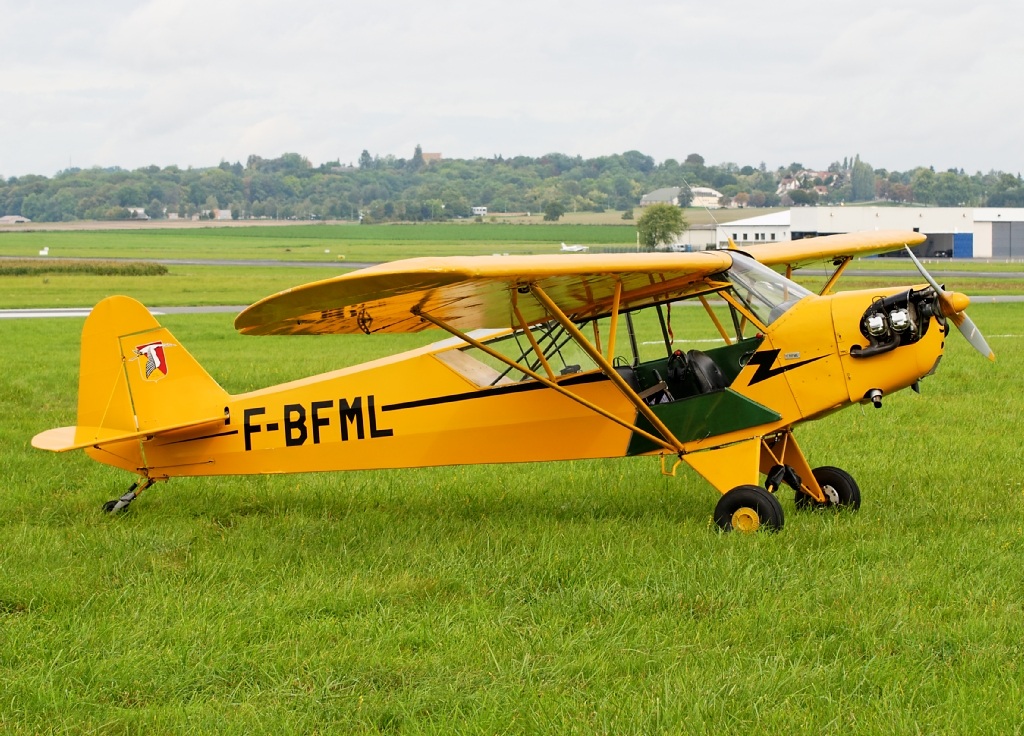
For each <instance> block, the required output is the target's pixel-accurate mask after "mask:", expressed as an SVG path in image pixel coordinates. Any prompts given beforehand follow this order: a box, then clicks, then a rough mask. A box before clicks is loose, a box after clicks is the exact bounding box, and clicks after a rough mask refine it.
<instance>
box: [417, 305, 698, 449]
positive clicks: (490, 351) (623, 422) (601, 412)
mask: <svg viewBox="0 0 1024 736" xmlns="http://www.w3.org/2000/svg"><path fill="white" fill-rule="evenodd" d="M414 314H416V313H415V312H414ZM416 316H418V317H420V318H422V319H425V320H427V322H430V323H431V324H434V325H436V326H438V327H440V328H441V329H442V330H444V331H445V332H447V333H448V334H450V335H454V336H455V337H457V338H459V339H460V340H464V341H465V342H467V343H469V344H470V345H472V346H473V347H475V348H478V349H479V350H483V351H484V352H485V353H487V354H488V355H490V356H491V357H492V358H494V359H495V360H500V361H501V362H502V363H504V364H505V365H507V366H511V367H512V368H515V369H516V370H517V371H522V372H523V373H525V374H526V375H528V376H529V377H530V378H532V379H534V380H535V381H539V382H540V383H542V384H544V385H545V386H547V387H548V388H550V389H554V390H555V391H557V392H558V393H560V394H562V395H563V396H565V397H566V398H569V399H572V400H573V401H575V402H576V403H577V404H580V405H582V406H584V407H585V408H587V409H590V411H592V412H594V413H595V414H599V415H600V416H602V417H604V418H605V419H610V420H611V421H613V422H615V423H616V424H618V425H619V426H621V427H624V428H625V429H628V430H629V431H630V432H634V433H636V434H638V435H640V436H641V437H646V438H647V439H648V440H650V441H651V442H653V443H654V444H656V445H660V446H662V447H664V448H665V449H666V450H669V451H670V452H678V451H679V450H678V449H677V448H676V447H673V446H672V445H671V444H670V443H668V442H666V441H665V440H663V439H661V438H660V437H655V436H654V435H653V434H651V433H650V432H645V431H644V430H642V429H640V428H639V427H637V426H636V425H634V424H630V423H629V422H627V421H626V420H624V419H619V418H618V417H617V416H615V415H614V414H612V413H611V412H609V411H606V410H605V409H602V408H601V407H600V406H598V405H597V404H592V403H591V402H589V401H587V400H586V399H584V398H583V397H582V396H577V395H576V394H574V393H573V392H572V391H567V390H566V389H564V388H562V387H561V386H559V385H558V384H557V383H555V382H554V381H551V380H549V379H547V378H545V377H544V376H542V375H540V374H539V373H536V372H534V371H532V370H530V369H529V368H528V367H527V366H523V365H519V364H518V363H516V362H515V361H514V360H512V359H510V358H507V357H505V356H504V355H502V354H501V353H499V352H498V351H497V350H494V349H493V348H490V347H488V346H487V345H485V344H484V343H482V342H480V341H479V340H477V339H476V338H473V337H470V336H469V335H467V334H466V333H464V332H462V331H461V330H458V329H456V328H455V327H452V326H451V325H448V324H445V323H444V322H442V321H441V320H439V319H438V318H437V317H432V316H431V315H429V314H425V313H423V312H420V313H418V314H416ZM573 326H574V327H575V325H573ZM577 332H578V331H577ZM584 343H586V341H585V340H584ZM612 373H614V375H615V377H616V378H619V374H618V373H615V372H614V370H613V371H612ZM619 380H620V381H621V380H622V379H621V378H619ZM627 388H628V387H627ZM634 395H635V394H634ZM641 403H642V402H641ZM645 406H646V405H645ZM673 439H674V438H673Z"/></svg>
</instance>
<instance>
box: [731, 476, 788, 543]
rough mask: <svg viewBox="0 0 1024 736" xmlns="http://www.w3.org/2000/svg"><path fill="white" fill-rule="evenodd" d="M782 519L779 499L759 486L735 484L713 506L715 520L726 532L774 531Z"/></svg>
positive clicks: (780, 525) (781, 523) (780, 524)
mask: <svg viewBox="0 0 1024 736" xmlns="http://www.w3.org/2000/svg"><path fill="white" fill-rule="evenodd" d="M784 521H785V520H784V517H783V515H782V504H780V503H779V499H777V498H775V496H773V495H772V494H771V493H769V492H768V491H766V490H765V489H764V488H762V487H761V486H736V487H735V488H733V489H732V490H731V491H727V492H726V493H724V494H722V498H720V499H719V501H718V505H717V506H715V523H716V524H718V526H719V527H721V529H722V531H726V532H729V531H733V530H735V531H738V532H746V533H749V532H756V531H766V532H777V531H778V530H779V529H781V528H782V525H783V523H784Z"/></svg>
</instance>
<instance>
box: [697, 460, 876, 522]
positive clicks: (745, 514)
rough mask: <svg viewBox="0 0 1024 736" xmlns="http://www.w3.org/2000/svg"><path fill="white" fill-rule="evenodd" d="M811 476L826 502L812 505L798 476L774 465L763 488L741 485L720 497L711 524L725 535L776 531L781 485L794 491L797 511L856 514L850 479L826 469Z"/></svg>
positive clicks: (856, 496) (839, 471)
mask: <svg viewBox="0 0 1024 736" xmlns="http://www.w3.org/2000/svg"><path fill="white" fill-rule="evenodd" d="M811 473H813V474H814V479H815V480H816V481H817V482H818V485H820V486H821V490H822V491H824V493H825V497H826V499H827V500H826V501H824V502H819V501H816V500H815V499H813V498H812V497H811V496H809V495H807V493H805V492H804V491H803V490H801V482H800V476H799V475H797V474H796V471H794V470H793V468H791V467H789V466H785V465H776V466H775V467H773V468H772V469H771V470H770V471H769V472H768V475H767V478H766V480H765V485H766V486H767V488H762V487H761V486H754V485H742V486H736V487H735V488H733V489H732V490H730V491H727V492H726V493H724V494H722V498H721V499H719V501H718V505H717V506H715V523H716V524H718V526H719V527H720V528H721V529H722V531H726V532H728V531H733V530H735V531H739V532H756V531H768V532H776V531H779V530H780V529H781V528H782V525H783V524H784V523H785V518H784V515H783V513H782V504H780V503H779V499H778V498H777V497H776V496H775V491H777V490H778V489H779V488H780V487H781V486H782V484H783V483H785V484H786V485H788V486H790V487H791V488H793V489H794V490H795V491H796V499H795V500H796V508H797V509H798V510H804V509H808V510H810V509H825V508H831V509H843V508H846V509H850V510H853V511H856V510H857V509H858V508H860V487H859V486H858V485H857V481H855V480H854V479H853V476H852V475H850V474H849V473H847V472H846V471H845V470H842V469H840V468H834V467H832V466H829V465H826V466H822V467H820V468H815V469H814V470H812V471H811Z"/></svg>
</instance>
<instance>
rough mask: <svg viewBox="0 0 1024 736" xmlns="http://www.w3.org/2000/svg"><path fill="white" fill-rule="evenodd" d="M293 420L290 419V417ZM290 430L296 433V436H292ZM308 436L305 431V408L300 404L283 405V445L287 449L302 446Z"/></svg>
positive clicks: (307, 432)
mask: <svg viewBox="0 0 1024 736" xmlns="http://www.w3.org/2000/svg"><path fill="white" fill-rule="evenodd" d="M293 415H294V416H295V417H296V418H295V419H292V416H293ZM292 430H295V431H296V434H295V435H294V436H293V435H292ZM308 436H309V431H308V430H307V429H306V408H305V407H304V406H303V405H302V404H285V405H284V443H285V444H286V445H287V446H288V447H295V446H297V445H304V444H305V443H306V437H308Z"/></svg>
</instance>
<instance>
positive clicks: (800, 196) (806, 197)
mask: <svg viewBox="0 0 1024 736" xmlns="http://www.w3.org/2000/svg"><path fill="white" fill-rule="evenodd" d="M789 198H790V199H791V200H793V204H797V205H808V204H815V203H816V202H817V201H818V193H817V192H816V191H814V190H813V189H794V190H793V191H791V192H789Z"/></svg>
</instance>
